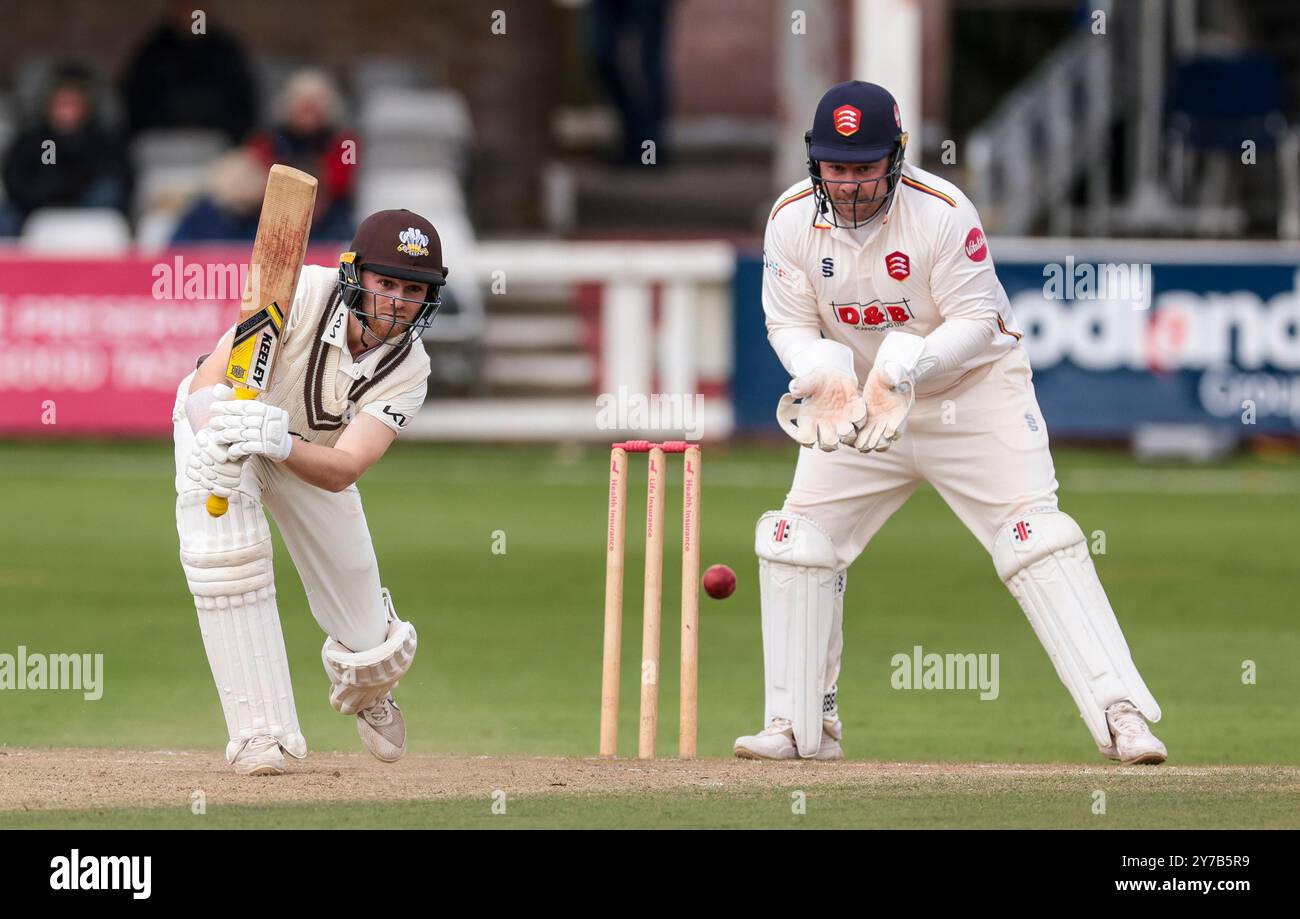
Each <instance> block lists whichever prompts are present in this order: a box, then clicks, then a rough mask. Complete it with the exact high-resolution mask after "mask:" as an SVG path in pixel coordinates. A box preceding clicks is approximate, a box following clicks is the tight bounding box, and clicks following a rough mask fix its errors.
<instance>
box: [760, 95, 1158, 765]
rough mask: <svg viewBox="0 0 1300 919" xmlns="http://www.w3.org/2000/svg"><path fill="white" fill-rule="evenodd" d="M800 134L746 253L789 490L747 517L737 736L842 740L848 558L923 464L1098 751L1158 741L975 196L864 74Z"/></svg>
mask: <svg viewBox="0 0 1300 919" xmlns="http://www.w3.org/2000/svg"><path fill="white" fill-rule="evenodd" d="M806 140H807V142H808V160H809V169H810V172H811V176H810V178H809V179H805V180H804V181H803V182H800V183H799V184H797V185H795V186H794V187H793V188H791V189H789V190H788V191H787V192H786V193H785V194H784V195H783V196H782V198H781V199H780V200H779V201H778V202H777V204H776V206H775V207H774V208H773V211H772V214H771V217H770V219H769V221H768V224H767V232H766V236H765V240H764V253H763V255H764V267H765V276H764V279H763V308H764V312H765V314H766V317H767V328H768V338H769V340H770V342H771V343H772V346H773V348H774V349H775V350H776V353H777V355H778V356H779V357H780V358H781V361H782V363H783V364H784V365H785V366H786V369H787V370H789V371H790V374H791V376H792V378H793V379H792V381H791V383H790V393H789V394H788V395H786V396H785V397H783V398H782V400H781V404H780V405H779V406H778V409H777V418H778V421H779V422H780V423H781V425H782V427H783V428H784V429H785V430H786V432H787V433H789V434H790V435H791V436H792V437H794V438H795V439H796V440H797V441H799V442H800V443H801V444H802V445H803V446H804V447H805V449H803V450H800V451H799V462H798V465H797V467H796V469H795V475H794V483H793V485H792V487H791V489H790V491H789V493H788V494H787V496H786V501H785V506H784V507H783V508H782V509H781V510H780V511H773V512H770V513H768V514H765V515H763V517H762V518H761V519H760V520H759V522H758V528H757V533H756V536H755V551H756V553H757V555H758V558H759V577H760V593H761V604H762V631H763V669H764V678H765V682H766V697H765V710H766V714H765V725H766V727H765V728H764V729H763V730H762V731H760V732H759V733H758V734H754V735H749V736H745V737H740V738H738V739H737V740H736V746H735V752H736V755H737V756H740V757H742V758H756V759H795V758H804V759H839V758H841V757H842V756H843V753H842V752H841V748H840V740H841V724H840V719H839V714H838V708H837V704H836V680H837V679H838V677H839V670H840V656H841V650H842V647H843V607H844V590H845V582H846V571H847V569H848V566H849V565H850V564H851V563H852V562H853V561H854V559H856V558H857V557H858V556H859V555H860V554H861V552H862V551H863V549H865V548H866V546H867V544H868V543H869V542H870V541H871V538H872V537H873V536H874V535H875V534H876V533H877V532H878V531H879V530H880V528H881V527H882V526H883V525H884V523H885V521H886V520H887V519H889V517H890V515H891V514H893V513H894V511H896V510H898V508H899V507H901V506H902V504H903V503H904V502H905V501H906V500H907V498H908V497H909V496H910V495H911V494H912V492H913V491H914V490H915V489H916V487H917V485H919V484H920V483H921V482H922V481H928V482H929V483H930V484H931V485H933V486H934V488H935V490H936V491H938V492H939V494H940V495H941V496H942V497H943V499H944V501H946V502H947V504H948V505H949V507H951V508H952V509H953V511H954V512H955V513H956V514H957V516H958V517H959V518H960V519H961V520H962V522H963V523H965V524H966V526H967V527H968V528H969V529H970V530H971V532H972V533H974V534H975V536H976V538H978V539H979V540H980V542H981V543H982V544H983V546H984V547H985V549H987V550H988V551H989V553H990V554H991V556H992V559H993V565H994V568H995V569H996V571H997V573H998V576H999V577H1000V578H1001V579H1002V580H1003V582H1004V583H1005V584H1006V585H1007V588H1008V589H1009V590H1010V591H1011V593H1012V595H1013V596H1014V597H1015V598H1016V600H1017V601H1018V602H1019V603H1020V607H1021V609H1023V610H1024V613H1025V616H1026V617H1027V618H1028V619H1029V622H1030V625H1031V626H1032V627H1033V629H1034V633H1035V634H1036V635H1037V636H1038V638H1039V640H1040V641H1041V642H1042V644H1043V647H1044V648H1045V649H1046V650H1047V653H1048V655H1049V656H1050V657H1051V660H1052V663H1053V665H1054V666H1055V667H1056V672H1057V674H1058V675H1059V676H1060V678H1061V682H1062V683H1064V684H1065V688H1066V689H1067V690H1068V691H1069V693H1070V695H1071V696H1072V697H1073V699H1074V702H1075V704H1076V705H1077V706H1078V708H1079V712H1080V714H1081V715H1082V716H1083V720H1084V723H1085V724H1086V725H1087V727H1088V730H1089V732H1090V733H1091V734H1092V737H1093V740H1094V741H1095V742H1096V743H1097V747H1098V749H1099V750H1100V751H1101V752H1102V754H1103V755H1105V756H1107V757H1109V758H1111V759H1116V760H1120V761H1122V762H1124V763H1160V762H1163V761H1164V760H1165V758H1166V756H1167V752H1166V750H1165V747H1164V744H1162V743H1161V742H1160V741H1159V740H1158V739H1157V738H1156V736H1155V735H1154V734H1153V733H1152V732H1151V729H1150V727H1149V726H1148V724H1147V722H1148V721H1152V722H1154V721H1159V720H1160V707H1159V705H1157V704H1156V700H1155V698H1154V697H1153V696H1152V694H1151V692H1150V690H1148V689H1147V687H1146V684H1145V683H1144V682H1143V680H1142V677H1141V675H1140V674H1139V673H1138V670H1137V668H1136V666H1134V664H1133V659H1132V657H1131V656H1130V655H1129V650H1128V644H1127V642H1126V641H1125V639H1124V635H1123V633H1122V632H1121V631H1120V627H1119V623H1118V622H1117V621H1116V619H1115V613H1114V612H1113V611H1112V610H1111V607H1110V603H1109V601H1108V600H1107V598H1106V594H1105V591H1104V590H1103V589H1102V586H1101V582H1100V581H1099V580H1098V578H1097V572H1096V570H1095V568H1094V567H1093V563H1092V557H1091V555H1090V554H1089V551H1088V546H1087V543H1086V541H1085V539H1084V535H1083V532H1082V531H1081V530H1080V528H1079V525H1078V524H1077V523H1076V522H1075V521H1074V520H1073V519H1072V518H1071V517H1069V516H1068V515H1067V514H1065V513H1063V512H1062V511H1061V510H1060V509H1059V508H1058V506H1057V497H1056V489H1057V482H1056V473H1055V469H1054V466H1053V464H1052V457H1051V452H1050V450H1049V448H1048V440H1047V428H1046V425H1045V424H1044V422H1043V416H1042V413H1041V411H1040V410H1039V407H1038V401H1037V398H1036V397H1035V395H1034V387H1033V383H1032V382H1031V380H1032V373H1031V371H1030V367H1029V361H1028V359H1027V357H1026V356H1025V353H1024V350H1023V349H1022V348H1021V346H1020V333H1019V332H1018V331H1017V326H1016V322H1015V317H1014V316H1013V315H1012V312H1011V306H1010V303H1009V302H1008V301H1007V297H1006V294H1005V292H1004V291H1003V289H1002V285H1001V284H1000V283H999V282H998V280H997V276H996V274H995V272H994V270H993V262H992V258H991V257H990V255H989V252H988V246H987V243H986V242H985V239H984V234H983V231H982V229H981V228H980V225H979V217H978V215H977V214H976V212H975V209H974V207H972V205H971V204H970V202H969V201H968V200H967V199H966V198H965V196H963V195H962V193H961V192H960V191H959V190H958V189H957V188H956V187H955V186H953V185H952V184H951V183H948V182H945V181H943V180H942V179H939V178H938V177H936V176H932V175H930V174H929V173H927V172H924V171H922V170H920V169H916V168H914V167H912V166H910V165H908V164H907V163H905V162H904V160H903V152H904V149H905V147H906V144H907V135H906V134H905V133H904V132H903V131H902V127H901V118H900V116H899V111H898V107H897V105H896V104H895V103H894V100H893V97H892V96H891V95H890V94H889V93H888V92H887V91H886V90H884V89H883V88H882V87H879V86H876V85H874V84H870V83H858V82H854V83H843V84H840V85H838V86H835V87H833V88H832V89H831V90H830V91H829V92H827V94H826V95H825V96H824V97H823V98H822V101H821V103H820V104H819V105H818V108H817V113H816V116H815V118H814V122H813V129H812V131H810V132H809V133H808V135H807V138H806ZM863 374H865V385H862V384H860V381H861V380H863V379H864V376H863ZM904 432H905V433H904ZM930 561H931V562H932V563H935V564H940V563H941V562H942V560H940V559H931V560H930Z"/></svg>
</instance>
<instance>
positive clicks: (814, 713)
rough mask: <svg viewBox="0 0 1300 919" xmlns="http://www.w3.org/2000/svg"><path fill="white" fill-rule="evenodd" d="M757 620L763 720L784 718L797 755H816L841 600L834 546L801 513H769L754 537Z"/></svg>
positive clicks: (764, 517) (824, 533) (768, 721)
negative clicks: (759, 616)
mask: <svg viewBox="0 0 1300 919" xmlns="http://www.w3.org/2000/svg"><path fill="white" fill-rule="evenodd" d="M754 552H755V554H756V555H757V556H758V575H759V594H760V599H761V604H762V610H763V614H762V618H763V670H764V676H765V682H766V685H767V695H766V707H767V712H766V722H767V723H769V724H770V723H771V721H772V719H773V718H775V717H782V718H789V719H790V721H791V723H792V725H793V727H794V741H795V746H796V747H798V749H799V755H800V756H802V757H805V758H807V757H811V756H815V755H816V754H817V751H818V750H819V749H821V742H822V708H823V705H824V703H825V700H826V693H827V686H826V667H827V658H828V656H829V653H830V645H831V635H832V631H833V629H834V623H835V618H836V610H837V607H840V608H842V604H843V602H844V591H843V585H844V581H843V575H842V574H841V573H840V572H837V571H836V570H835V564H836V559H835V546H834V545H833V544H832V543H831V539H830V537H829V536H828V535H827V534H826V531H825V530H823V529H822V528H821V527H820V526H819V525H818V524H817V523H816V522H815V521H813V520H812V519H810V518H808V517H805V516H803V515H802V514H791V513H786V512H783V511H769V512H768V513H766V514H764V515H763V516H762V517H760V518H759V519H758V527H757V530H756V532H755V536H754Z"/></svg>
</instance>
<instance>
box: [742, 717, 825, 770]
mask: <svg viewBox="0 0 1300 919" xmlns="http://www.w3.org/2000/svg"><path fill="white" fill-rule="evenodd" d="M841 734H842V726H841V724H840V721H839V719H838V718H837V719H836V720H835V721H823V722H822V743H821V747H820V748H819V749H818V750H817V752H816V753H815V754H813V755H812V756H810V757H806V758H807V759H816V760H833V759H844V751H843V750H841V749H840V736H841ZM733 752H734V753H735V754H736V757H737V758H738V759H799V758H800V756H799V748H798V747H796V746H795V743H794V726H793V725H792V724H791V723H790V721H789V720H788V719H786V718H773V719H772V723H771V724H769V725H768V726H767V727H765V728H764V729H763V730H761V731H759V732H758V733H757V734H748V735H746V736H744V737H737V738H736V745H735V749H734V751H733Z"/></svg>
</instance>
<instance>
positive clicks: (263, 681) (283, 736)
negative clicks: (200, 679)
mask: <svg viewBox="0 0 1300 919" xmlns="http://www.w3.org/2000/svg"><path fill="white" fill-rule="evenodd" d="M207 500H208V494H207V492H205V491H202V490H196V489H187V490H185V491H182V492H181V493H180V494H179V495H177V497H176V531H177V533H178V534H179V536H180V556H181V567H182V568H183V569H184V570H185V579H186V581H188V582H189V587H190V593H192V594H193V595H194V607H195V609H196V610H197V612H198V618H199V629H200V631H201V632H202V634H203V647H204V650H205V651H206V652H207V656H208V663H209V665H211V667H212V676H213V679H215V680H216V683H217V691H218V693H219V694H220V696H221V708H222V711H223V712H224V714H225V717H226V727H227V729H228V730H229V734H230V741H229V743H228V744H227V745H226V759H227V761H230V762H232V761H233V760H234V756H235V755H236V754H237V753H238V752H239V750H240V748H241V747H243V745H244V744H245V743H247V742H248V740H249V739H250V738H252V737H254V736H255V735H258V734H269V735H271V736H272V737H274V738H275V739H276V740H278V741H279V742H280V745H281V746H282V747H283V748H284V751H285V752H286V753H288V754H289V755H290V756H295V757H300V758H301V757H303V756H306V755H307V740H306V738H304V737H303V735H302V731H301V729H300V728H299V727H298V713H297V711H296V710H295V708H294V702H293V686H292V684H291V683H290V679H289V659H288V655H287V654H286V653H285V648H284V633H283V632H282V631H281V630H280V614H279V611H278V609H277V608H276V602H275V575H274V571H273V569H272V567H271V529H270V527H269V526H268V525H267V522H266V515H265V513H263V511H262V505H261V502H260V501H258V500H257V498H255V497H253V496H251V495H248V494H245V493H244V492H242V491H235V492H232V493H231V495H230V508H229V510H227V511H226V513H225V514H224V515H223V516H221V517H213V516H212V515H210V514H209V513H208V510H207Z"/></svg>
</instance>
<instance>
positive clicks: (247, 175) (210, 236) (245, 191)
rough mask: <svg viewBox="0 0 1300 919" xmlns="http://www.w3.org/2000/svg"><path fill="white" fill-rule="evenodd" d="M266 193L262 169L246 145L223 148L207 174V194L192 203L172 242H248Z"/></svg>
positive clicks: (255, 226) (255, 232) (259, 161)
mask: <svg viewBox="0 0 1300 919" xmlns="http://www.w3.org/2000/svg"><path fill="white" fill-rule="evenodd" d="M265 192H266V169H265V168H263V166H262V161H261V160H260V159H259V158H258V156H257V154H255V153H253V152H252V151H251V150H249V149H247V148H246V147H238V148H236V149H234V150H227V151H226V152H225V153H223V154H222V155H221V156H220V157H219V158H218V159H217V161H216V162H215V163H213V164H212V172H211V173H210V175H209V177H208V193H207V194H206V195H204V196H203V197H202V198H200V199H199V200H198V201H196V202H194V204H193V206H192V207H190V209H189V211H187V212H186V214H185V216H184V217H182V218H181V222H180V223H179V224H178V225H177V226H176V231H175V233H173V234H172V243H173V244H176V243H193V242H214V241H227V240H240V241H245V242H252V241H253V237H254V236H256V235H257V218H258V216H259V215H260V214H261V212H262V195H263V194H264V193H265Z"/></svg>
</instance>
